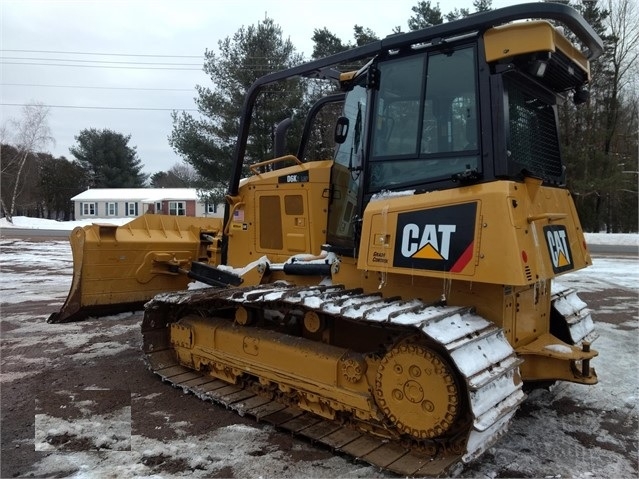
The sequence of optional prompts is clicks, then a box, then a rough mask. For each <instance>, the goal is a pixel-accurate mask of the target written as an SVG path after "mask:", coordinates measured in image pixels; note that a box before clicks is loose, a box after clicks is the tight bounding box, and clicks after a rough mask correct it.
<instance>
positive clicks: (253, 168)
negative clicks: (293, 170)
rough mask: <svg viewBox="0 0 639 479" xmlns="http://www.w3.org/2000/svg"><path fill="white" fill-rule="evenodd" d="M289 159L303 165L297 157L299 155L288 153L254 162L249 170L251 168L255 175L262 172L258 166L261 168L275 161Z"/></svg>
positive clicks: (279, 161)
mask: <svg viewBox="0 0 639 479" xmlns="http://www.w3.org/2000/svg"><path fill="white" fill-rule="evenodd" d="M288 160H292V161H294V162H295V163H297V164H298V165H302V164H303V163H302V162H301V161H300V160H299V159H298V158H297V156H295V155H286V156H280V157H279V158H273V159H272V160H265V161H260V162H259V163H253V164H252V165H251V166H249V170H251V172H252V173H253V174H254V175H259V174H260V172H259V171H258V170H257V169H258V168H261V167H262V166H267V165H274V164H275V163H281V162H283V161H288Z"/></svg>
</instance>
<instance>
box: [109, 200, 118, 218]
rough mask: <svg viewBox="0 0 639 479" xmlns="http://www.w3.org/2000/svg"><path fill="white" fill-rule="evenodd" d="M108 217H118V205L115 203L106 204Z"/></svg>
mask: <svg viewBox="0 0 639 479" xmlns="http://www.w3.org/2000/svg"><path fill="white" fill-rule="evenodd" d="M106 211H107V216H118V204H117V203H113V202H108V203H107V204H106Z"/></svg>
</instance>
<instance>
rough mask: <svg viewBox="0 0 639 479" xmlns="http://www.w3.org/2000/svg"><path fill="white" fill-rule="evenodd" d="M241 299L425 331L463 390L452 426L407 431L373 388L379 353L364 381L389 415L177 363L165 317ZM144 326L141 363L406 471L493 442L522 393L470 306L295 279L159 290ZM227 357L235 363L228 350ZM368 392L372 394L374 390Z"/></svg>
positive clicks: (433, 466) (501, 349) (511, 357)
mask: <svg viewBox="0 0 639 479" xmlns="http://www.w3.org/2000/svg"><path fill="white" fill-rule="evenodd" d="M239 306H242V307H243V308H245V309H247V310H256V311H258V310H259V311H265V310H269V311H288V312H290V311H291V310H294V311H296V312H298V313H300V312H301V313H302V314H306V313H308V312H313V313H316V314H318V315H321V316H323V317H329V318H331V319H332V320H334V321H350V322H355V323H358V324H359V325H360V326H362V325H363V326H364V327H371V328H374V327H377V328H379V327H380V325H384V327H385V328H389V329H390V330H391V331H392V332H393V333H396V334H397V335H398V336H399V337H400V338H402V337H404V338H405V337H409V336H410V337H415V336H418V337H419V338H423V340H424V341H428V343H429V344H432V345H433V347H434V348H436V350H437V351H438V352H439V353H438V354H440V355H441V356H442V357H444V358H445V359H446V362H448V363H450V364H452V365H453V367H452V369H453V370H454V371H455V376H456V378H455V382H456V383H457V384H459V385H460V391H462V393H463V398H462V399H463V400H462V401H461V402H460V404H459V409H460V411H461V412H460V413H459V414H458V416H457V418H458V419H456V420H455V421H456V423H455V424H456V426H455V427H454V428H452V429H453V433H451V434H448V436H446V435H443V436H441V437H433V438H432V439H431V438H429V439H428V440H415V438H414V437H413V438H410V437H409V438H407V434H406V433H407V432H411V431H413V432H414V430H413V429H411V427H412V426H411V425H410V424H404V423H403V422H402V420H401V418H395V417H394V415H393V414H390V413H389V410H388V408H386V407H385V402H384V398H383V397H382V396H383V394H382V392H380V389H381V388H380V382H379V378H380V375H381V374H382V369H383V366H384V364H385V361H386V359H382V360H381V361H379V364H380V367H379V370H378V372H377V378H378V381H377V383H376V384H375V383H373V384H371V388H370V392H371V394H372V395H376V396H377V398H376V404H377V406H374V407H373V409H375V410H376V413H377V414H378V416H384V415H386V416H387V418H386V419H384V420H383V421H378V422H377V423H375V424H373V423H372V422H371V423H368V422H365V421H364V422H363V421H358V420H355V419H356V418H349V417H348V416H344V415H340V416H339V420H330V419H326V418H323V417H320V416H317V415H315V414H312V413H310V412H308V411H305V410H303V409H302V408H301V407H299V406H300V405H299V404H294V403H293V402H292V401H291V400H290V398H286V397H282V395H277V394H264V391H259V390H258V389H259V388H255V387H252V386H253V385H251V384H247V383H246V382H240V381H237V384H229V383H228V382H226V381H222V380H220V379H217V378H215V377H212V376H211V375H209V373H208V371H206V370H200V371H198V370H194V369H193V368H192V367H187V366H185V365H182V364H180V363H179V361H178V360H177V359H176V357H177V356H176V353H175V352H174V350H173V344H172V342H171V338H170V331H171V326H170V325H171V323H173V322H176V321H178V320H180V319H181V318H184V317H187V316H193V315H198V316H199V317H202V316H204V317H211V319H210V321H211V322H214V321H217V322H220V321H221V320H220V319H219V318H217V319H213V318H214V315H215V314H216V312H218V311H220V312H224V311H226V312H228V311H230V310H234V309H235V308H237V307H239ZM222 316H224V315H222ZM227 317H228V314H227ZM232 321H233V319H232V318H230V319H227V320H226V322H228V323H232ZM250 328H251V327H250V326H247V327H246V329H245V330H243V331H247V334H250V331H251V329H250ZM142 333H143V337H144V346H143V348H144V352H145V357H146V362H147V365H148V367H149V369H151V370H152V371H153V372H154V373H156V374H158V375H159V376H160V377H161V378H162V379H163V380H164V381H167V382H169V383H171V384H172V385H174V386H175V387H179V388H182V389H184V390H185V391H189V392H191V393H193V394H195V395H197V396H198V397H200V398H202V399H204V400H210V401H213V402H215V403H217V404H220V405H223V406H225V407H227V408H229V409H231V410H233V411H236V412H237V413H239V414H240V415H246V416H251V417H253V418H255V419H256V420H258V421H264V422H267V423H269V424H273V425H274V426H276V427H278V428H281V429H284V430H287V431H290V432H292V433H293V434H296V435H298V436H301V437H305V438H307V439H310V440H311V441H313V442H317V443H321V444H323V445H325V446H327V447H329V448H331V449H334V450H336V451H339V452H341V453H344V454H347V455H349V456H351V457H353V458H356V459H359V460H362V461H364V462H366V463H369V464H372V465H374V466H376V467H379V468H380V469H384V470H388V471H391V472H394V473H396V474H399V475H404V476H415V475H422V476H441V475H451V474H454V473H455V472H456V471H458V470H459V469H461V468H462V467H463V464H464V463H468V462H470V461H472V460H474V459H475V458H477V457H478V456H479V455H481V454H482V453H483V452H484V451H485V450H486V449H487V448H488V447H490V446H491V445H492V444H494V442H495V441H496V440H497V439H498V438H499V437H500V436H501V435H502V434H503V433H504V432H505V430H506V428H507V425H508V423H509V421H510V419H511V418H512V416H513V415H514V413H515V411H516V410H517V407H518V406H519V404H520V403H521V402H522V400H523V398H524V394H523V392H522V391H521V380H520V379H519V372H518V365H519V362H520V360H519V359H518V358H517V356H516V355H515V352H514V351H513V349H512V348H511V346H510V345H509V343H508V341H507V340H506V339H505V337H504V335H503V331H502V330H501V329H500V328H497V327H496V326H495V325H493V324H492V323H490V322H489V321H487V320H485V319H483V318H481V317H479V316H478V315H476V314H475V313H474V312H473V310H472V309H470V308H459V307H450V306H441V305H429V304H425V303H423V302H421V301H419V300H409V301H405V300H401V299H398V298H383V297H381V296H380V295H375V294H373V295H370V294H362V293H361V291H358V290H345V289H344V288H343V287H341V286H326V287H304V288H297V287H292V286H290V285H287V284H284V283H275V284H268V285H261V286H259V287H251V288H235V289H207V290H196V291H192V292H180V293H169V294H163V295H159V296H157V297H156V298H155V299H153V300H152V301H151V302H149V303H148V304H147V306H146V313H145V318H144V321H143V326H142ZM399 344H403V343H401V342H400V343H399ZM417 349H418V350H419V348H417ZM406 351H408V352H406ZM413 351H414V348H413V349H410V348H408V349H407V348H402V347H398V346H397V345H395V346H393V345H391V346H388V349H387V350H385V351H383V355H382V357H383V358H388V357H392V356H393V355H401V354H412V352H413ZM231 363H232V366H233V368H237V361H235V359H234V358H233V360H232V361H231ZM388 364H390V363H388ZM408 364H410V362H409V363H408ZM247 370H250V371H251V372H252V373H253V374H257V373H255V372H254V368H251V367H249V366H247ZM370 402H371V403H372V404H375V401H374V400H373V399H371V401H370ZM327 403H328V400H327ZM389 416H393V417H392V419H393V421H389V419H388V417H389ZM404 422H406V421H404ZM389 424H390V426H389Z"/></svg>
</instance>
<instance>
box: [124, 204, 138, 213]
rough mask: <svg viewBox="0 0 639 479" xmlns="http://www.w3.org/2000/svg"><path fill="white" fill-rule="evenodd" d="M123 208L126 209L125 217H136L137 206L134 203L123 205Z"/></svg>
mask: <svg viewBox="0 0 639 479" xmlns="http://www.w3.org/2000/svg"><path fill="white" fill-rule="evenodd" d="M124 207H125V209H126V215H127V216H137V215H138V204H137V203H135V202H130V203H125V204H124Z"/></svg>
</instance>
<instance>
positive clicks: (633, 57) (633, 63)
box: [604, 0, 639, 153]
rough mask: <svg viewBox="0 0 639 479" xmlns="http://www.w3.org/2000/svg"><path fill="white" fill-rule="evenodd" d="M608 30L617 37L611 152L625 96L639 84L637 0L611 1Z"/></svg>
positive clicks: (609, 126)
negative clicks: (638, 80) (631, 88)
mask: <svg viewBox="0 0 639 479" xmlns="http://www.w3.org/2000/svg"><path fill="white" fill-rule="evenodd" d="M608 11H609V16H608V18H607V23H608V29H609V31H610V35H611V37H612V39H613V42H612V51H611V67H612V68H611V70H612V81H611V82H610V93H609V97H610V98H609V103H608V108H607V118H606V139H605V145H604V150H605V152H606V153H609V152H610V150H611V143H612V142H613V140H614V136H615V134H616V130H617V128H618V127H619V119H620V110H621V101H620V100H621V98H622V94H623V92H624V91H626V90H627V89H628V87H629V86H630V87H632V86H634V85H636V83H635V81H636V75H637V73H638V71H637V59H638V58H639V24H637V15H639V12H637V5H636V0H608ZM633 80H634V81H633Z"/></svg>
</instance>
